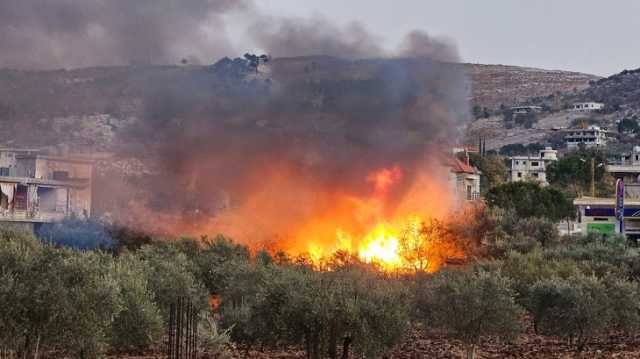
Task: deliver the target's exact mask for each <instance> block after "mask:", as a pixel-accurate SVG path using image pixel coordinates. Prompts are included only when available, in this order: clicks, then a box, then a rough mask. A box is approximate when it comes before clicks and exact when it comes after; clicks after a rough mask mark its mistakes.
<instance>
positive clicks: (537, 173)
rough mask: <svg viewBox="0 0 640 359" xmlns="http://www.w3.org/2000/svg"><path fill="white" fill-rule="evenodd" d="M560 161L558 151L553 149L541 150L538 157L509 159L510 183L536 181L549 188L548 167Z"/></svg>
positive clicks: (514, 157)
mask: <svg viewBox="0 0 640 359" xmlns="http://www.w3.org/2000/svg"><path fill="white" fill-rule="evenodd" d="M557 160H558V151H556V150H554V149H552V148H551V147H546V148H545V149H543V150H540V151H539V152H538V153H537V154H536V155H530V156H513V157H509V161H510V166H509V181H510V182H518V181H525V180H529V181H534V182H538V183H539V184H540V185H542V186H547V185H548V184H549V182H547V166H548V165H549V164H551V163H553V162H555V161H557Z"/></svg>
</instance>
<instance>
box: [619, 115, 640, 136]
mask: <svg viewBox="0 0 640 359" xmlns="http://www.w3.org/2000/svg"><path fill="white" fill-rule="evenodd" d="M618 132H619V133H638V132H640V126H638V119H637V118H635V117H634V118H623V119H622V120H620V122H618Z"/></svg>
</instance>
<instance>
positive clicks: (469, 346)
mask: <svg viewBox="0 0 640 359" xmlns="http://www.w3.org/2000/svg"><path fill="white" fill-rule="evenodd" d="M514 297H515V293H514V291H513V290H512V289H511V282H510V280H509V279H507V278H505V277H502V276H500V275H499V274H496V273H489V272H484V271H480V272H477V273H474V272H470V271H452V272H441V273H438V274H436V275H435V276H434V277H433V278H430V279H428V280H426V282H425V283H424V284H423V285H422V286H421V287H420V288H419V289H418V292H417V295H416V305H417V307H418V310H419V316H420V318H421V319H422V320H423V321H424V323H425V327H426V328H438V329H441V330H445V331H446V332H447V333H448V334H449V335H450V336H451V337H453V338H456V339H459V340H461V341H462V342H463V343H464V344H465V350H466V352H467V358H469V359H473V358H474V357H475V351H476V348H477V346H478V345H480V342H481V339H482V338H483V337H487V336H498V337H507V338H509V337H513V336H514V335H515V334H517V333H519V332H520V331H521V330H522V323H521V322H520V317H521V315H522V310H521V308H520V306H518V305H517V304H516V303H515V298H514Z"/></svg>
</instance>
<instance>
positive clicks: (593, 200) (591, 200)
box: [573, 197, 640, 207]
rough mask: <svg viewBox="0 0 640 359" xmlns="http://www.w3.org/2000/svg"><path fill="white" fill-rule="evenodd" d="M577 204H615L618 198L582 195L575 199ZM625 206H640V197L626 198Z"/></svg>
mask: <svg viewBox="0 0 640 359" xmlns="http://www.w3.org/2000/svg"><path fill="white" fill-rule="evenodd" d="M573 204H574V205H576V206H611V207H613V206H615V205H616V199H615V198H609V197H580V198H576V199H574V200H573ZM624 204H625V206H627V205H629V206H640V198H638V199H636V198H625V199H624Z"/></svg>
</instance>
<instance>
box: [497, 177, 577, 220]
mask: <svg viewBox="0 0 640 359" xmlns="http://www.w3.org/2000/svg"><path fill="white" fill-rule="evenodd" d="M485 199H486V201H487V203H488V204H489V206H491V207H498V208H502V209H505V210H510V211H514V212H515V214H516V215H517V216H518V217H521V218H531V217H541V218H547V219H549V220H551V221H554V222H558V221H560V220H563V219H567V218H573V217H574V216H575V210H574V207H573V204H572V202H571V200H570V199H569V198H567V197H566V196H565V195H564V194H563V193H562V192H560V191H558V190H556V189H554V188H550V187H545V188H542V187H540V186H538V185H537V184H535V183H531V182H510V183H505V184H502V185H499V186H496V187H494V188H492V189H490V190H489V191H488V192H487V194H486V196H485Z"/></svg>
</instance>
